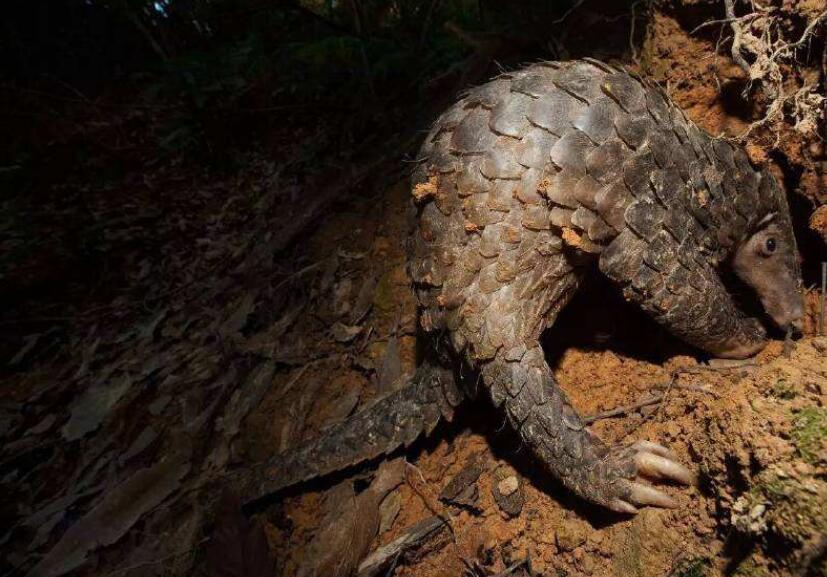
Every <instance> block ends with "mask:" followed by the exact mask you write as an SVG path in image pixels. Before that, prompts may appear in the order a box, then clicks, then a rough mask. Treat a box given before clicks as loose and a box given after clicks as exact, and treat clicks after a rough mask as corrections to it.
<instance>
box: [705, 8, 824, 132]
mask: <svg viewBox="0 0 827 577" xmlns="http://www.w3.org/2000/svg"><path fill="white" fill-rule="evenodd" d="M735 3H736V0H724V6H725V10H726V18H725V19H723V20H715V21H710V22H706V23H704V24H702V25H701V26H699V27H698V28H696V29H695V30H696V31H697V30H699V29H701V28H703V27H705V26H707V25H711V24H715V23H718V24H728V25H729V28H730V29H731V31H732V44H731V47H730V54H731V56H732V59H733V61H734V62H735V63H736V64H737V65H738V66H739V67H740V68H741V69H743V70H744V72H745V73H746V74H747V80H748V82H747V86H746V88H745V89H744V94H745V96H746V94H748V93H749V92H750V91H751V90H752V89H753V87H754V86H756V85H757V86H759V87H760V89H761V92H762V93H763V95H764V97H765V98H766V102H767V105H766V110H765V112H764V115H763V116H762V118H760V119H759V120H756V121H755V122H753V123H752V124H750V125H749V126H748V127H747V129H746V130H745V131H744V132H743V133H742V134H740V135H739V136H738V137H737V138H736V139H737V140H739V141H742V140H744V139H745V138H746V137H747V136H749V135H750V134H751V133H752V132H753V131H754V130H755V129H756V128H759V127H764V126H769V127H772V128H773V131H774V132H775V135H776V145H777V144H778V141H779V139H780V128H779V124H780V123H781V122H782V121H784V120H785V118H788V119H789V121H790V124H792V128H793V129H794V130H795V131H797V132H799V133H801V134H803V135H805V136H807V137H813V136H815V135H817V134H818V130H819V126H820V125H821V124H822V123H823V122H824V108H825V100H827V98H825V97H824V95H823V94H821V93H820V91H819V87H818V81H816V80H812V79H807V78H805V77H803V76H800V75H798V76H797V77H796V78H793V75H794V71H795V69H796V66H797V65H799V64H800V62H799V61H798V59H797V53H798V50H799V49H802V48H806V47H807V46H808V45H809V43H810V41H811V40H812V39H813V38H814V37H815V36H816V31H817V30H818V29H819V26H820V25H821V24H823V23H824V21H825V19H827V11H824V12H822V13H821V14H819V15H818V16H817V17H815V18H813V20H812V21H810V22H809V23H808V24H807V26H806V27H805V29H804V31H803V32H802V34H801V35H800V37H799V38H798V39H797V40H794V41H793V40H790V39H788V38H787V37H786V36H785V31H784V26H782V23H783V19H782V15H781V14H780V12H779V9H778V8H774V7H762V6H760V5H758V4H757V3H755V2H752V3H750V5H751V7H752V9H753V11H752V12H750V13H748V14H744V15H741V16H738V15H736V13H735ZM719 45H720V42H719ZM791 84H792V85H793V86H791ZM796 85H797V87H796Z"/></svg>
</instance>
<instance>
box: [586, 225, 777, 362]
mask: <svg viewBox="0 0 827 577" xmlns="http://www.w3.org/2000/svg"><path fill="white" fill-rule="evenodd" d="M692 245H693V243H691V242H686V241H684V242H683V243H682V244H681V245H678V243H677V241H676V240H675V239H674V237H672V236H671V235H670V234H668V233H666V232H665V231H661V232H660V233H658V234H657V235H655V236H654V237H653V239H652V240H648V239H647V238H646V237H645V236H638V235H637V234H635V233H634V232H632V231H631V230H630V229H626V230H624V231H623V232H622V233H621V234H620V235H618V236H617V238H615V239H614V240H613V241H612V243H611V244H610V245H609V246H608V247H607V248H606V250H604V251H603V253H602V254H601V255H600V270H601V271H603V273H604V274H606V275H607V276H608V277H609V278H611V279H612V280H614V281H615V282H616V283H618V284H619V285H620V286H621V287H622V289H623V292H624V295H625V296H626V298H627V299H628V300H630V301H632V302H635V303H638V304H639V305H640V306H641V308H642V309H643V310H645V311H646V312H647V313H649V314H650V315H651V316H652V317H653V318H654V319H655V320H656V321H657V322H658V323H659V324H661V325H662V326H664V327H665V328H666V329H667V330H669V331H670V332H671V333H672V334H674V335H675V336H677V337H679V338H681V339H683V340H684V341H686V342H688V343H690V344H692V345H695V346H696V347H699V348H701V349H703V350H706V351H708V352H710V353H712V354H714V355H717V356H720V357H728V358H745V357H749V356H752V355H754V354H756V353H757V352H758V351H760V350H761V348H762V347H763V346H764V344H765V342H766V341H765V334H766V332H765V330H764V329H763V327H762V326H761V323H760V322H758V321H757V320H756V319H753V318H749V317H746V316H744V314H743V313H742V312H741V311H740V310H739V309H738V307H737V306H736V305H735V303H734V302H733V300H732V297H731V296H730V295H729V293H728V291H727V289H726V287H725V286H724V284H723V283H722V282H721V280H720V278H719V277H718V274H717V272H716V271H715V269H714V268H713V266H712V264H711V263H709V262H705V261H704V258H703V253H702V252H701V251H700V250H698V249H697V248H696V249H694V250H692V249H690V247H691V246H692ZM695 246H697V245H695Z"/></svg>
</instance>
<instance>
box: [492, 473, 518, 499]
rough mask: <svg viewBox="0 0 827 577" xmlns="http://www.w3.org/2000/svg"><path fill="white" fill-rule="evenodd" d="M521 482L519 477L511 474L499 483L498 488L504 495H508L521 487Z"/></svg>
mask: <svg viewBox="0 0 827 577" xmlns="http://www.w3.org/2000/svg"><path fill="white" fill-rule="evenodd" d="M519 486H520V485H519V482H518V481H517V477H515V476H514V475H511V476H510V477H506V478H505V479H503V480H502V481H500V482H499V483H497V490H498V491H499V492H500V494H501V495H502V496H503V497H508V496H509V495H511V494H512V493H513V492H514V491H516V490H517V489H518V488H519Z"/></svg>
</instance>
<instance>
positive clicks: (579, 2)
mask: <svg viewBox="0 0 827 577" xmlns="http://www.w3.org/2000/svg"><path fill="white" fill-rule="evenodd" d="M585 2H586V0H577V2H575V3H574V4H572V6H571V8H569V9H568V10H566V11H565V12H563V15H562V16H560V18H558V19H557V20H552V21H551V23H552V24H562V23H563V21H564V20H565V19H566V18H568V17H569V16H571V13H572V12H574V11H575V10H577V9H578V8H580V7H581V6H582V5H583V4H584V3H585Z"/></svg>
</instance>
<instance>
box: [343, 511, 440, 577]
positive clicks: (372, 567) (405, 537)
mask: <svg viewBox="0 0 827 577" xmlns="http://www.w3.org/2000/svg"><path fill="white" fill-rule="evenodd" d="M444 526H445V522H444V521H443V520H442V519H440V518H439V517H428V518H427V519H424V520H422V521H420V522H419V523H416V524H415V525H412V526H411V527H410V528H408V530H407V531H405V532H404V533H403V534H402V535H400V536H399V537H397V538H396V539H394V540H393V541H391V542H390V543H388V544H387V545H384V546H382V547H379V548H378V549H377V550H376V551H374V552H373V553H371V554H370V555H368V556H367V558H365V560H364V561H362V563H361V564H360V565H359V570H358V572H357V573H356V575H357V577H374V576H375V575H379V574H381V573H382V571H383V569H385V568H386V567H388V566H391V565H393V564H394V563H396V560H397V559H398V558H399V556H400V555H401V554H402V553H404V552H405V551H406V550H408V549H411V548H413V547H416V546H417V545H419V544H420V543H422V542H423V541H425V539H427V538H428V537H429V536H431V535H432V534H433V533H434V532H436V531H438V530H440V529H441V528H442V527H444ZM390 573H392V570H391V571H390V572H389V573H387V574H390Z"/></svg>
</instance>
